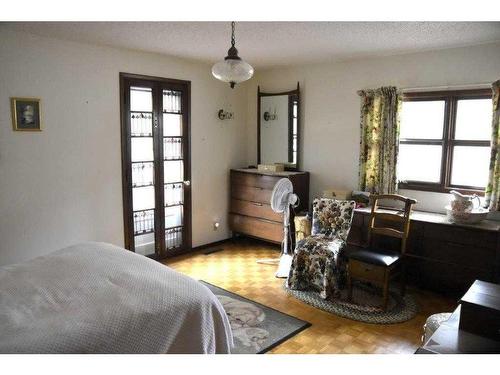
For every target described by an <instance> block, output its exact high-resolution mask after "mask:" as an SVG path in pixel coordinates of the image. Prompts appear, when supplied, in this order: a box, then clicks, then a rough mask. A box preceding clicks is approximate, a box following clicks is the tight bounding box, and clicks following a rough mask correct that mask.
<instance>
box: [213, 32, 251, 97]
mask: <svg viewBox="0 0 500 375" xmlns="http://www.w3.org/2000/svg"><path fill="white" fill-rule="evenodd" d="M234 26H235V23H234V22H231V48H229V50H228V51H227V56H226V57H225V58H224V60H222V61H219V62H218V63H216V64H215V65H214V66H213V67H212V74H213V76H214V77H215V78H217V79H218V80H221V81H223V82H229V85H230V86H231V88H234V85H236V84H237V83H240V82H243V81H246V80H249V79H250V78H252V76H253V68H252V66H251V65H250V64H249V63H247V62H245V61H244V60H242V59H241V57H239V56H238V50H237V49H236V47H235V46H234V45H235V44H236V42H235V39H234Z"/></svg>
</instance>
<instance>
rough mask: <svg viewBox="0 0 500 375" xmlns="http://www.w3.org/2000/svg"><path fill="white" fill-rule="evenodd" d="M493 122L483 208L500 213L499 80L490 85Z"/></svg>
mask: <svg viewBox="0 0 500 375" xmlns="http://www.w3.org/2000/svg"><path fill="white" fill-rule="evenodd" d="M492 90H493V122H492V124H491V131H492V132H491V159H490V177H489V180H488V185H487V186H486V191H485V198H486V199H485V206H486V207H487V208H489V209H490V211H500V137H499V135H498V128H499V122H500V103H499V102H500V80H498V81H496V82H494V83H493V84H492Z"/></svg>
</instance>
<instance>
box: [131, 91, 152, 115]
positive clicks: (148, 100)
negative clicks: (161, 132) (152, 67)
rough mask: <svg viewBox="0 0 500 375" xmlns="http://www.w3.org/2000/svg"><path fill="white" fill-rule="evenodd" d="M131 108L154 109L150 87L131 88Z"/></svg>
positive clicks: (134, 109) (147, 110)
mask: <svg viewBox="0 0 500 375" xmlns="http://www.w3.org/2000/svg"><path fill="white" fill-rule="evenodd" d="M130 110H131V111H139V112H152V111H153V94H152V92H151V89H150V88H147V87H131V88H130Z"/></svg>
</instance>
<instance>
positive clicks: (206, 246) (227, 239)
mask: <svg viewBox="0 0 500 375" xmlns="http://www.w3.org/2000/svg"><path fill="white" fill-rule="evenodd" d="M232 239H233V237H229V238H226V239H224V240H220V241H215V242H210V243H206V244H204V245H200V246H196V247H193V248H191V251H193V252H194V251H200V250H203V249H206V248H209V247H213V246H219V245H222V244H225V243H227V242H230V241H231V240H232Z"/></svg>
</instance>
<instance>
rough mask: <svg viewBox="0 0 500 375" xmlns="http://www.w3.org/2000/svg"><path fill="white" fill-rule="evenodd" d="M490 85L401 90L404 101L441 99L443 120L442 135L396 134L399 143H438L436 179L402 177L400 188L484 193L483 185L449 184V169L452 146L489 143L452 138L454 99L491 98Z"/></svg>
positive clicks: (455, 110) (454, 126)
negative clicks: (418, 90) (467, 87)
mask: <svg viewBox="0 0 500 375" xmlns="http://www.w3.org/2000/svg"><path fill="white" fill-rule="evenodd" d="M491 98H492V93H491V90H490V89H474V90H453V91H426V92H406V93H404V94H403V102H407V101H437V100H444V102H445V108H444V111H445V113H444V120H443V121H444V123H443V135H442V138H441V139H436V140H434V139H432V140H431V139H415V138H400V139H399V143H400V144H414V145H442V156H441V167H440V181H439V182H437V183H435V182H425V181H404V182H403V181H402V182H399V185H398V186H399V188H400V189H408V190H421V191H431V192H437V193H449V192H450V191H451V190H456V191H460V192H462V193H466V194H472V193H474V194H477V195H484V187H479V186H466V185H452V184H451V172H452V168H453V150H454V147H455V146H473V147H485V146H488V147H491V141H490V140H488V141H483V140H456V139H455V128H456V117H457V103H458V101H459V100H462V99H465V100H467V99H491Z"/></svg>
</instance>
